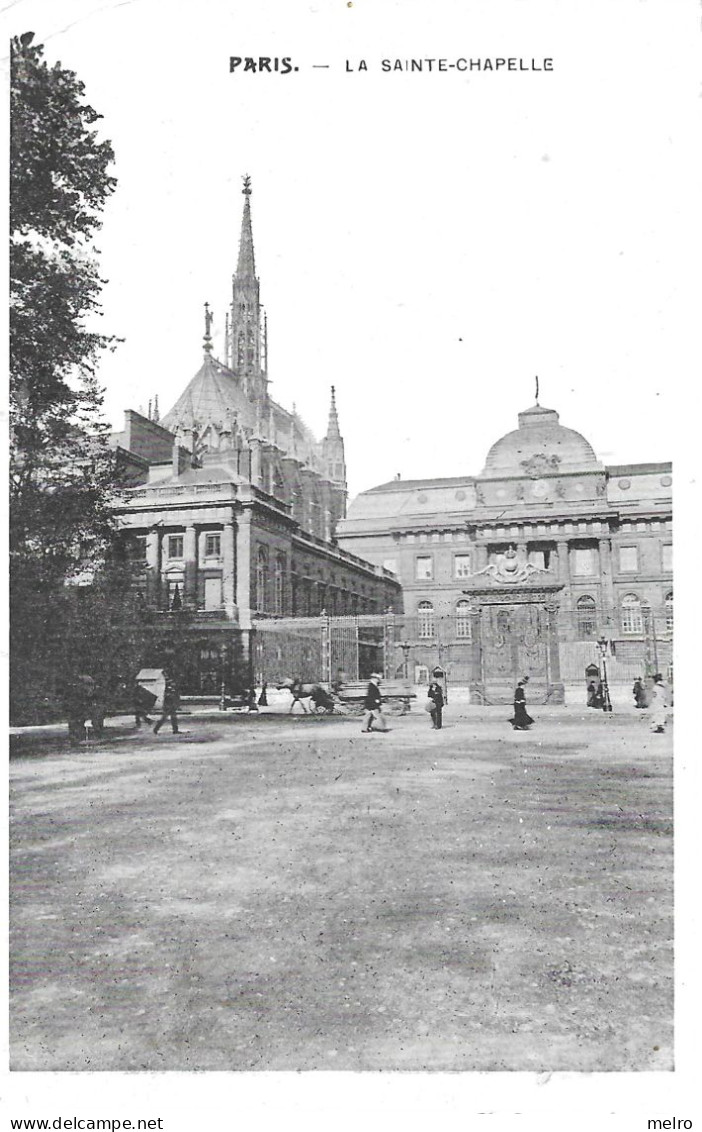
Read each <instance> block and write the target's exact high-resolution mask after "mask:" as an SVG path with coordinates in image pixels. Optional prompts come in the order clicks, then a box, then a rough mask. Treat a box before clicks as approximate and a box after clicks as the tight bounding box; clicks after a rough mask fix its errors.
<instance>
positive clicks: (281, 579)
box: [273, 554, 285, 617]
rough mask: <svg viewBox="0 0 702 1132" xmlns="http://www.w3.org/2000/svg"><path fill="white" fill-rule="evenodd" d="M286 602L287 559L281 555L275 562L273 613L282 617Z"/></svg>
mask: <svg viewBox="0 0 702 1132" xmlns="http://www.w3.org/2000/svg"><path fill="white" fill-rule="evenodd" d="M284 602H285V559H284V558H283V556H282V554H279V555H278V556H277V557H276V560H275V576H274V590H273V612H274V613H277V614H278V616H279V617H280V616H282V613H283V607H284Z"/></svg>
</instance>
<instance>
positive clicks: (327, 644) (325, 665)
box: [319, 609, 331, 684]
mask: <svg viewBox="0 0 702 1132" xmlns="http://www.w3.org/2000/svg"><path fill="white" fill-rule="evenodd" d="M319 629H320V633H321V636H322V675H321V680H322V683H323V684H324V683H326V684H331V624H330V620H329V617H328V616H327V611H326V609H323V610H322V612H321V613H320V615H319Z"/></svg>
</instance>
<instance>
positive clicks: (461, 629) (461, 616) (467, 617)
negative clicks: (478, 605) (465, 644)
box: [456, 601, 473, 641]
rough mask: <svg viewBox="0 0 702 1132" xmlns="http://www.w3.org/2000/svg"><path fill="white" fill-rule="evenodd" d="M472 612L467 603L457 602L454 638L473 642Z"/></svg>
mask: <svg viewBox="0 0 702 1132" xmlns="http://www.w3.org/2000/svg"><path fill="white" fill-rule="evenodd" d="M472 613H473V610H472V608H471V604H470V602H469V601H459V602H458V604H457V606H456V636H457V637H460V638H461V640H462V641H472V640H473V618H472V616H471V614H472Z"/></svg>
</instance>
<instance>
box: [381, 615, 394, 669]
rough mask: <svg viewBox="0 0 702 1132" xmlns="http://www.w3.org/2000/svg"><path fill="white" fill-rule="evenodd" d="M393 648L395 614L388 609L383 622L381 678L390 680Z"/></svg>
mask: <svg viewBox="0 0 702 1132" xmlns="http://www.w3.org/2000/svg"><path fill="white" fill-rule="evenodd" d="M394 648H395V614H394V613H393V611H392V609H388V611H387V613H386V614H385V618H384V620H383V676H384V677H385V679H386V680H389V679H391V677H392V672H391V671H390V666H391V664H392V662H393V656H394Z"/></svg>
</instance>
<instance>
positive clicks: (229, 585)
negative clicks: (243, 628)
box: [222, 519, 237, 619]
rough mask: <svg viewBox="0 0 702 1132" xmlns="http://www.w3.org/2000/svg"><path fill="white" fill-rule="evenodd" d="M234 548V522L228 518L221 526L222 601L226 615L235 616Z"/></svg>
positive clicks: (232, 617)
mask: <svg viewBox="0 0 702 1132" xmlns="http://www.w3.org/2000/svg"><path fill="white" fill-rule="evenodd" d="M236 561H237V559H236V548H235V534H234V523H233V521H232V520H231V519H230V520H229V521H228V522H226V523H225V524H224V526H223V528H222V602H223V604H224V609H225V612H226V614H227V617H229V618H230V619H234V618H235V617H236V605H237V593H236Z"/></svg>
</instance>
